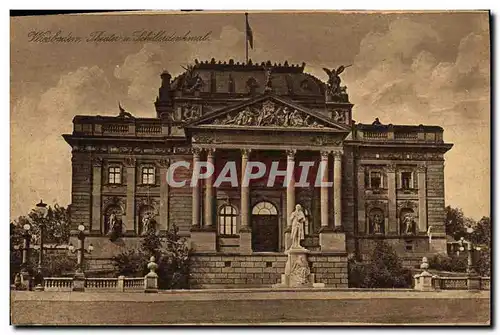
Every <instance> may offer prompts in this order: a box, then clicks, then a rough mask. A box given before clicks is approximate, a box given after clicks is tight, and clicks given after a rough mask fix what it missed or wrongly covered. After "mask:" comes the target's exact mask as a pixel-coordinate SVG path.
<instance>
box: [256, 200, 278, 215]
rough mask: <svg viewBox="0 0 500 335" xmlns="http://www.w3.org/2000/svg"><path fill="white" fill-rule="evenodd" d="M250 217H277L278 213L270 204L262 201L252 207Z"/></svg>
mask: <svg viewBox="0 0 500 335" xmlns="http://www.w3.org/2000/svg"><path fill="white" fill-rule="evenodd" d="M252 215H278V211H277V210H276V207H274V205H273V204H272V203H270V202H267V201H262V202H259V203H258V204H257V205H255V206H254V207H253V209H252Z"/></svg>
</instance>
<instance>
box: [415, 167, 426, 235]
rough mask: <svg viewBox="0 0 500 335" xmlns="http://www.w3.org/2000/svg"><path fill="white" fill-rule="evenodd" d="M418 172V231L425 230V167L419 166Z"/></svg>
mask: <svg viewBox="0 0 500 335" xmlns="http://www.w3.org/2000/svg"><path fill="white" fill-rule="evenodd" d="M417 172H418V177H417V178H418V232H420V233H422V232H426V231H427V182H426V168H425V166H419V167H418V168H417Z"/></svg>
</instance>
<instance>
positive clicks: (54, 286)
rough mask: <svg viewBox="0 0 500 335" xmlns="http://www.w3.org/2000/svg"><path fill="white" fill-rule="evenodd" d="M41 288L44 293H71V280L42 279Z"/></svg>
mask: <svg viewBox="0 0 500 335" xmlns="http://www.w3.org/2000/svg"><path fill="white" fill-rule="evenodd" d="M43 287H44V290H45V291H59V292H61V291H72V290H73V278H44V279H43Z"/></svg>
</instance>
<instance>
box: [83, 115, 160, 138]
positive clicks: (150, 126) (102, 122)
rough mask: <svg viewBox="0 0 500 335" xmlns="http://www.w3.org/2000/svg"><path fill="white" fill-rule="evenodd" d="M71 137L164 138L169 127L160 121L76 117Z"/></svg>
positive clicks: (150, 119) (151, 119)
mask: <svg viewBox="0 0 500 335" xmlns="http://www.w3.org/2000/svg"><path fill="white" fill-rule="evenodd" d="M73 135H87V136H116V137H124V136H125V137H164V136H168V135H169V127H168V125H167V124H165V123H162V121H161V120H160V119H153V118H120V117H107V116H76V117H75V118H74V119H73Z"/></svg>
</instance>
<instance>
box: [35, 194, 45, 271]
mask: <svg viewBox="0 0 500 335" xmlns="http://www.w3.org/2000/svg"><path fill="white" fill-rule="evenodd" d="M36 211H37V213H38V214H39V215H40V252H39V254H38V268H37V270H38V271H37V272H38V274H39V275H41V274H42V266H43V265H42V264H43V238H44V232H45V220H46V218H47V213H48V208H47V204H45V203H44V202H43V201H42V200H40V202H39V203H37V204H36Z"/></svg>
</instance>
